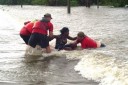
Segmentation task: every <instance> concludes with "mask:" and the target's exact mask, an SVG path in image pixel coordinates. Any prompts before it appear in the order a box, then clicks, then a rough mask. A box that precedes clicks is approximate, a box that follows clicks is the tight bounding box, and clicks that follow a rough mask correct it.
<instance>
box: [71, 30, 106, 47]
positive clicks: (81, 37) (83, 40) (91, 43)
mask: <svg viewBox="0 0 128 85" xmlns="http://www.w3.org/2000/svg"><path fill="white" fill-rule="evenodd" d="M78 43H80V44H81V48H83V49H87V48H98V47H105V45H104V44H103V43H100V42H97V41H95V40H93V39H91V38H90V37H88V36H86V35H85V34H84V33H83V32H79V33H78V34H77V40H76V41H75V42H74V43H72V44H74V45H77V44H78Z"/></svg>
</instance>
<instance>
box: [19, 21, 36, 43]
mask: <svg viewBox="0 0 128 85" xmlns="http://www.w3.org/2000/svg"><path fill="white" fill-rule="evenodd" d="M35 21H37V20H34V21H27V22H25V23H24V26H23V27H22V29H21V30H20V37H21V38H22V39H23V40H24V42H25V43H26V44H28V40H29V38H30V35H31V33H32V27H33V25H34V22H35Z"/></svg>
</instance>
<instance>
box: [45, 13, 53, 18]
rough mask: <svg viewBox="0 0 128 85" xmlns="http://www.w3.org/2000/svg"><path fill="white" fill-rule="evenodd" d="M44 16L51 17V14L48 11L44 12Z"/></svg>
mask: <svg viewBox="0 0 128 85" xmlns="http://www.w3.org/2000/svg"><path fill="white" fill-rule="evenodd" d="M44 17H50V18H51V19H52V17H51V14H49V13H46V14H44Z"/></svg>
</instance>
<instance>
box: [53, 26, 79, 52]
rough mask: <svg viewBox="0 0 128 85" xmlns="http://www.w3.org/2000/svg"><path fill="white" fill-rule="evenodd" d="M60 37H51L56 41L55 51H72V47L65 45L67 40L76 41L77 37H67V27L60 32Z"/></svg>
mask: <svg viewBox="0 0 128 85" xmlns="http://www.w3.org/2000/svg"><path fill="white" fill-rule="evenodd" d="M60 33H61V34H60V35H53V39H54V38H55V39H56V44H55V49H57V50H58V51H59V50H63V49H64V50H72V49H73V46H71V45H70V44H67V39H69V40H76V39H77V37H70V36H69V29H68V27H63V28H62V29H61V30H60Z"/></svg>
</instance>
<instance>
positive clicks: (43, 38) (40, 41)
mask: <svg viewBox="0 0 128 85" xmlns="http://www.w3.org/2000/svg"><path fill="white" fill-rule="evenodd" d="M28 44H29V45H30V46H32V47H33V48H35V47H36V45H40V46H41V48H46V47H48V46H49V40H48V37H47V35H42V34H39V33H33V34H31V36H30V39H29V41H28Z"/></svg>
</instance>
